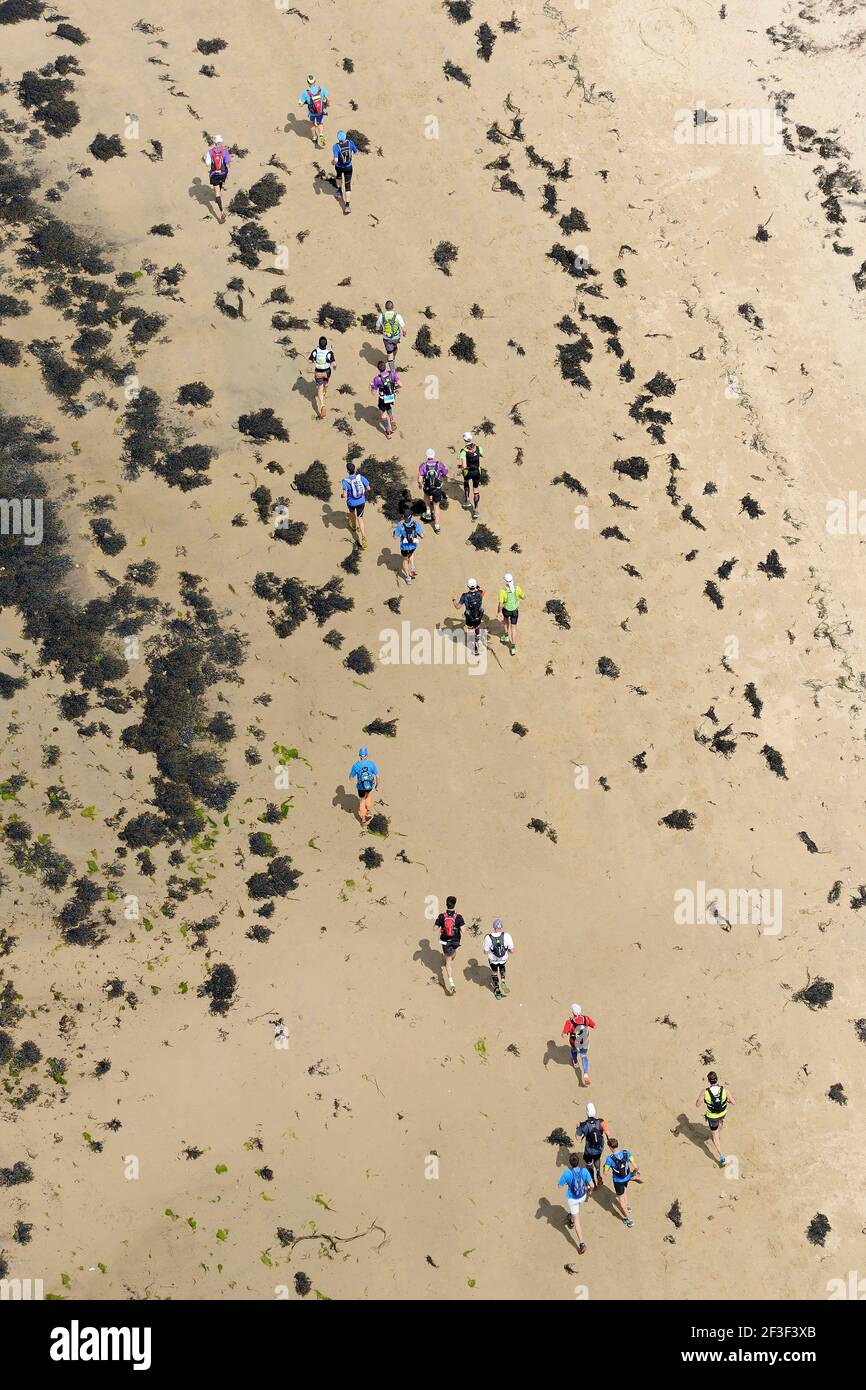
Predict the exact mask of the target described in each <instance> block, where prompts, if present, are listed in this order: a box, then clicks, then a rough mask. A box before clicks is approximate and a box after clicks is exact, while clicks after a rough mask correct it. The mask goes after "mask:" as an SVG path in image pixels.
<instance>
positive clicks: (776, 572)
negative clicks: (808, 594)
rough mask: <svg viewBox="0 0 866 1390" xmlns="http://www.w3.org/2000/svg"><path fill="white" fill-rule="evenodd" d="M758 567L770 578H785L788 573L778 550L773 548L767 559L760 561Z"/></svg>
mask: <svg viewBox="0 0 866 1390" xmlns="http://www.w3.org/2000/svg"><path fill="white" fill-rule="evenodd" d="M758 569H759V570H762V571H763V573H764V574H765V575H766V576H767V578H768V579H784V578H785V575H786V574H787V570H786V569H785V566H784V565H783V564H782V562H781V560H780V559H779V552H778V550H771V551H770V553H769V555H768V556H767V558H766V560H761V561H759V563H758Z"/></svg>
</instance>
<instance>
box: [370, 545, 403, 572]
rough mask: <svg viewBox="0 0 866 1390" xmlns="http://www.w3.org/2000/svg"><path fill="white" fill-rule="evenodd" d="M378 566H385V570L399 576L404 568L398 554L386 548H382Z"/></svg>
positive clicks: (377, 562)
mask: <svg viewBox="0 0 866 1390" xmlns="http://www.w3.org/2000/svg"><path fill="white" fill-rule="evenodd" d="M376 564H377V565H383V566H384V568H385V569H388V570H390V571H391V573H392V574H399V573H400V571H401V570H402V568H403V561H402V559H401V557H400V556H399V555H398V554H397V552H396V551H394V550H388V549H386V547H385V546H383V547H382V550H381V551H380V553H379V558H378V560H377V561H376Z"/></svg>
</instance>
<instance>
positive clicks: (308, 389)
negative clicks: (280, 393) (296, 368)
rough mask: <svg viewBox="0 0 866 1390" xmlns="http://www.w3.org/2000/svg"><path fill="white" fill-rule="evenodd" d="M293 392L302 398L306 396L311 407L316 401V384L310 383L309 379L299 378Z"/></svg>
mask: <svg viewBox="0 0 866 1390" xmlns="http://www.w3.org/2000/svg"><path fill="white" fill-rule="evenodd" d="M292 390H293V391H297V392H298V394H299V395H300V396H304V397H305V398H306V399H307V400H308V401H309V402H310V404H311V405H312V404H313V402H314V401H315V399H316V383H315V382H314V381H310V379H309V377H306V376H299V377H298V379H297V381H296V382H295V384H294V386H293V387H292Z"/></svg>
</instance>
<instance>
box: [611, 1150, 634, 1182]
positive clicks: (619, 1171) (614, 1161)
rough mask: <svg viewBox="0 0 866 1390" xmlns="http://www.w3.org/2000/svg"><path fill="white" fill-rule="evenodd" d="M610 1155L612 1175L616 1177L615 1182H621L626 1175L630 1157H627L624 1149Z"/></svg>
mask: <svg viewBox="0 0 866 1390" xmlns="http://www.w3.org/2000/svg"><path fill="white" fill-rule="evenodd" d="M610 1157H611V1171H612V1172H613V1175H614V1177H615V1178H616V1180H617V1182H622V1181H623V1179H624V1178H627V1177H628V1169H629V1163H630V1162H631V1159H630V1158H629V1156H628V1154H627V1153H626V1151H625V1150H624V1149H623V1150H621V1151H620V1152H619V1153H615V1154H611V1156H610Z"/></svg>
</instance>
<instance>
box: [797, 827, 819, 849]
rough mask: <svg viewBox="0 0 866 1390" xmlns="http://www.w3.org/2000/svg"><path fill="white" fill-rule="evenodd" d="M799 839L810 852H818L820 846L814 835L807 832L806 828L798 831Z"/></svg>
mask: <svg viewBox="0 0 866 1390" xmlns="http://www.w3.org/2000/svg"><path fill="white" fill-rule="evenodd" d="M797 839H798V840H802V842H803V844H804V845H805V846H806V848H807V850H808V851H809V853H810V854H817V853H818V846H817V845H816V844H815V841H814V840H813V839H812V836H811V835H809V834H807V832H806V831H805V830H800V831H799V832H798V834H797Z"/></svg>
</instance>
